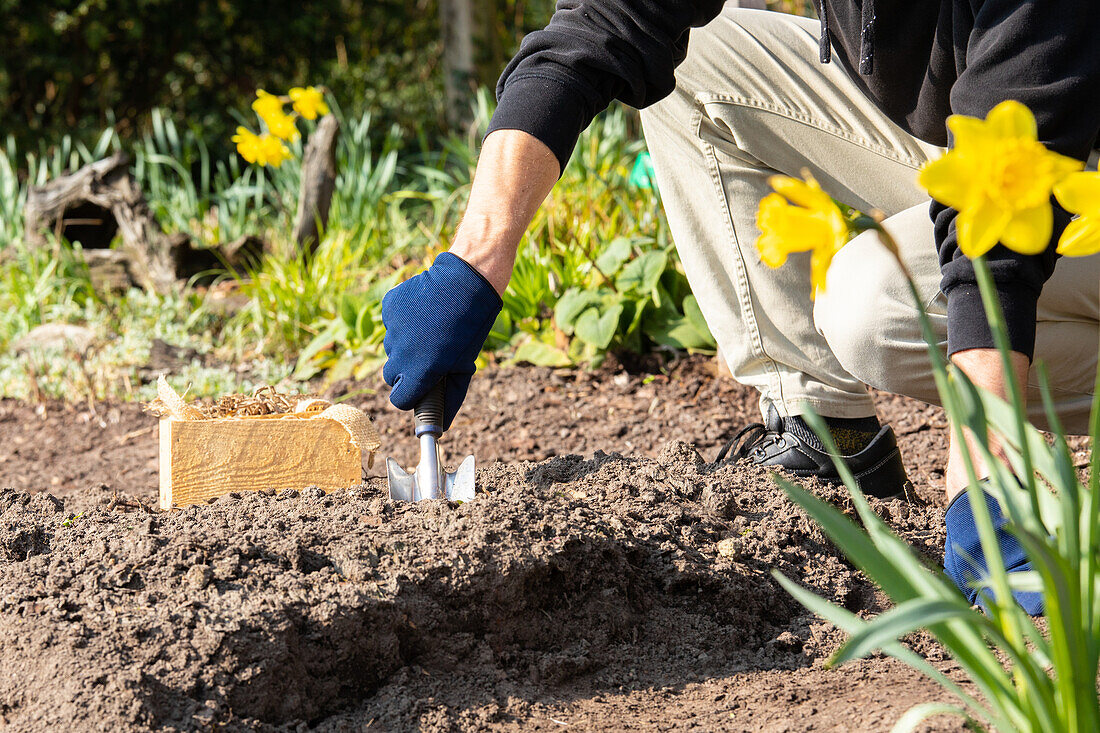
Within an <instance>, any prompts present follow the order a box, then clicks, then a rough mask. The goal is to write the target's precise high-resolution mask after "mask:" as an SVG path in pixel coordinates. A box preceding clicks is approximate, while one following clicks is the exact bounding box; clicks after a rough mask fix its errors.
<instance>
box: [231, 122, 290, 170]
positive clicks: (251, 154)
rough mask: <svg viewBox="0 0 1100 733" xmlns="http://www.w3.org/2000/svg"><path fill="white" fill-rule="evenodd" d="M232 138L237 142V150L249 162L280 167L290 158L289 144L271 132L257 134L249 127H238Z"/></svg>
mask: <svg viewBox="0 0 1100 733" xmlns="http://www.w3.org/2000/svg"><path fill="white" fill-rule="evenodd" d="M232 139H233V142H235V143H237V152H238V153H240V155H241V157H242V158H244V159H245V160H247V161H248V162H249V163H257V164H259V165H263V166H267V165H270V166H273V167H275V168H278V167H279V166H280V165H282V164H283V161H284V160H287V159H288V158H290V150H289V149H288V148H287V146H286V145H284V144H283V141H282V140H280V139H279V138H277V137H275V136H274V135H272V134H270V133H266V134H263V135H257V134H256V133H254V132H252V131H251V130H249V129H248V128H247V127H238V128H237V134H236V135H234V136H233V138H232Z"/></svg>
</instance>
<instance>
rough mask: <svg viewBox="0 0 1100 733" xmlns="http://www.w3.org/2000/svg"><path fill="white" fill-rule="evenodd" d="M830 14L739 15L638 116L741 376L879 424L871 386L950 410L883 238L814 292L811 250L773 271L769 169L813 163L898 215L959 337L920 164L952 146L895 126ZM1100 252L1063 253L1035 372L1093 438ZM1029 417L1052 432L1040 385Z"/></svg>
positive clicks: (936, 316)
mask: <svg viewBox="0 0 1100 733" xmlns="http://www.w3.org/2000/svg"><path fill="white" fill-rule="evenodd" d="M819 32H820V29H819V26H818V24H817V22H816V21H812V20H808V19H805V18H797V17H794V16H789V15H783V14H780V13H771V12H766V11H759V10H744V9H739V8H736V7H734V6H728V7H727V8H726V9H725V10H724V11H723V13H722V14H721V15H720V16H719V17H718V18H716V19H715V20H714V21H713V22H711V23H710V24H709V25H707V26H706V27H705V28H701V29H696V30H694V31H692V35H691V41H690V44H689V47H688V56H687V59H686V60H685V61H684V63H683V64H682V65H681V66H680V67H679V69H678V70H677V74H676V79H677V86H676V90H675V91H674V92H673V93H672V95H670V96H669V97H667V98H666V99H664V100H662V101H661V102H659V103H658V104H656V105H654V106H652V107H650V108H649V109H646V110H644V111H643V112H642V124H643V128H644V130H645V136H646V140H647V142H648V144H649V149H650V152H651V154H652V156H653V163H654V168H655V171H656V178H657V184H658V187H659V189H660V191H661V196H662V199H663V201H664V207H665V211H666V213H667V215H668V220H669V225H670V227H671V229H672V235H673V238H674V240H675V242H676V246H677V249H678V251H679V254H680V259H681V261H682V262H683V265H684V269H685V271H686V272H687V276H688V280H689V281H690V283H691V287H692V290H693V291H694V293H695V294H696V296H697V298H698V300H699V305H700V307H701V309H702V311H703V315H704V316H705V317H706V320H707V323H708V325H710V327H711V330H712V331H713V333H714V336H715V338H716V339H717V341H718V345H719V347H720V348H721V350H722V353H723V354H724V355H725V357H726V360H727V361H728V362H729V367H730V370H731V371H732V372H733V375H734V377H735V378H736V379H737V380H738V381H739V382H741V383H743V384H746V385H749V386H752V387H754V388H756V389H757V390H759V392H760V396H761V407H762V409H763V408H766V406H767V405H768V404H773V405H775V406H776V408H777V409H778V410H779V412H780V413H781V414H784V415H798V414H803V413H804V412H806V411H807V409H808V408H812V409H813V410H814V411H816V412H818V413H819V414H822V415H825V416H829V417H866V416H868V415H872V414H874V406H873V404H872V401H871V397H870V395H869V394H868V391H867V386H866V385H871V386H874V387H877V388H880V389H884V390H887V391H889V392H894V393H897V394H903V395H908V396H912V397H916V398H918V399H921V400H924V401H926V402H931V403H936V402H937V401H938V398H937V394H936V389H935V384H934V381H933V378H932V371H931V366H930V361H929V359H928V354H927V351H926V347H925V345H924V341H923V339H922V338H921V333H920V328H919V324H918V321H917V317H916V312H917V311H916V308H915V305H914V303H913V302H912V299H911V297H910V294H909V291H908V289H907V287H906V286H905V282H904V280H903V279H902V277H901V273H900V272H899V270H898V268H897V267H896V265H895V264H894V263H893V261H892V260H891V258H890V256H889V255H888V254H887V253H886V252H884V251H883V250H882V249H881V247H880V246H879V245H878V244H877V241H876V240H874V239H872V238H871V237H870V236H869V235H863V236H861V237H857V238H856V239H855V240H853V241H852V242H851V243H849V244H848V245H847V246H846V247H845V248H844V249H843V250H842V251H841V253H840V254H839V255H838V256H837V257H836V258H835V259H834V261H833V266H832V268H831V269H830V272H829V279H828V285H827V288H826V291H825V293H824V294H822V295H819V296H818V299H817V301H816V303H815V302H814V301H813V300H811V298H810V275H809V255H808V254H801V255H794V256H792V257H791V259H790V260H789V261H788V262H787V264H786V265H784V266H783V267H781V268H779V269H771V268H769V267H768V266H766V265H764V264H763V263H762V262H761V261H760V256H759V254H758V253H757V250H756V247H755V240H756V238H757V236H758V234H759V231H758V230H757V228H756V221H755V217H756V209H757V205H758V204H759V202H760V199H761V198H763V197H764V196H765V195H766V194H767V193H768V192H769V191H770V188H769V187H768V183H767V180H768V177H769V176H772V175H775V174H776V173H783V174H786V175H791V176H797V175H799V172H800V171H801V170H802V169H803V168H808V169H809V170H810V172H811V173H812V174H813V175H814V177H815V178H817V180H818V181H819V182H820V183H821V185H822V186H823V187H824V189H825V190H826V191H828V192H829V194H831V195H832V196H833V197H834V198H836V199H838V200H840V201H843V202H844V203H846V204H849V205H851V206H854V207H856V208H858V209H861V210H863V211H871V210H873V209H879V210H881V211H883V212H885V213H886V215H887V217H889V218H888V220H887V223H886V225H887V227H888V229H889V230H890V231H891V233H892V234H894V236H895V237H896V238H897V240H898V244H899V246H900V248H901V250H902V257H903V259H905V261H906V263H907V264H908V265H909V267H910V269H911V270H912V271H913V273H914V276H915V278H916V279H917V287H918V290H919V292H920V293H921V296H922V298H923V299H924V302H925V304H926V306H927V308H928V309H929V311H930V313H931V316H932V321H933V323H934V325H935V328H936V329H937V332H938V333H939V335H940V338H941V341H942V343H943V344H944V345H945V344H946V337H947V320H946V301H945V299H944V297H943V295H942V294H941V293H940V291H939V281H940V272H939V264H938V259H937V255H936V248H935V244H934V241H933V235H932V223H931V221H930V219H929V216H928V203H929V200H928V198H927V194H925V193H924V192H923V191H921V190H920V189H919V188H918V187H917V183H916V178H917V171H918V169H919V168H920V167H921V165H923V164H924V163H925V162H926V161H928V160H930V159H932V158H935V157H936V156H938V155H940V154H941V153H942V150H941V149H940V148H937V147H936V146H933V145H929V144H927V143H924V142H921V141H920V140H917V139H916V138H914V137H913V136H912V135H910V134H908V133H906V132H905V131H903V130H902V129H901V128H899V127H898V126H897V125H895V124H894V123H892V122H891V121H890V120H888V119H887V118H886V117H885V116H884V115H883V114H882V113H881V112H880V111H879V110H878V108H877V107H875V105H874V104H873V103H872V102H871V101H869V100H868V99H867V98H866V97H865V96H864V95H863V94H862V93H861V92H860V90H859V89H858V87H857V86H856V84H855V82H854V81H853V80H852V79H851V78H850V77H849V76H848V74H847V73H846V72H845V71H844V70H843V69H842V68H841V67H840V66H838V65H837V64H836V63H832V64H828V65H822V64H821V63H820V62H819V61H818V34H819ZM1098 301H1100V256H1093V257H1086V258H1080V259H1074V260H1068V259H1062V260H1061V261H1060V262H1059V264H1058V267H1057V269H1056V270H1055V273H1054V276H1053V277H1052V279H1051V280H1050V281H1048V283H1047V285H1046V287H1045V288H1044V290H1043V294H1042V297H1041V298H1040V300H1039V322H1038V324H1037V343H1036V354H1035V358H1036V362H1039V361H1042V362H1045V364H1046V366H1047V368H1048V370H1049V371H1050V374H1051V377H1052V381H1053V383H1054V387H1055V397H1056V401H1057V403H1058V412H1059V414H1060V416H1061V418H1062V419H1063V420H1064V422H1065V424H1066V428H1067V430H1069V431H1070V432H1085V430H1086V428H1087V419H1088V410H1089V403H1090V399H1091V393H1092V390H1093V384H1094V379H1095V376H1096V367H1097V349H1098V341H1100V321H1098V318H1100V313H1098V310H1100V304H1098ZM1029 381H1030V382H1031V387H1032V390H1031V392H1032V394H1031V395H1030V403H1031V407H1032V419H1033V421H1034V422H1035V423H1036V424H1037V425H1039V426H1043V425H1044V424H1045V419H1044V418H1043V417H1042V407H1041V405H1040V403H1039V399H1038V392H1037V390H1035V388H1034V386H1035V384H1036V380H1035V370H1034V368H1033V370H1032V375H1031V379H1030V380H1029Z"/></svg>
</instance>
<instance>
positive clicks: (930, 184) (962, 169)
mask: <svg viewBox="0 0 1100 733" xmlns="http://www.w3.org/2000/svg"><path fill="white" fill-rule="evenodd" d="M917 180H918V182H919V183H920V185H921V187H922V188H923V189H924V190H925V191H928V193H929V194H930V195H931V196H932V198H934V199H936V200H937V201H939V202H940V203H942V204H945V205H947V206H950V207H951V208H953V209H962V208H964V207H965V206H966V204H967V202H968V201H969V200H970V198H971V194H972V192H973V190H974V183H973V175H972V172H971V170H970V168H969V167H968V166H967V164H966V160H965V158H964V157H963V156H962V155H961V154H959V153H958V152H955V151H952V152H949V153H947V154H946V155H944V156H943V157H941V158H939V159H937V160H933V161H932V162H931V163H928V164H927V165H925V166H924V167H923V168H921V170H920V174H919V176H918V178H917Z"/></svg>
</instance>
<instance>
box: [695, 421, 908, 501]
mask: <svg viewBox="0 0 1100 733" xmlns="http://www.w3.org/2000/svg"><path fill="white" fill-rule="evenodd" d="M793 420H799V418H791V419H790V420H788V421H785V420H784V419H783V418H782V417H780V416H779V412H778V411H777V410H776V409H775V407H769V408H768V416H767V418H766V421H765V422H764V423H752V424H751V425H748V426H746V427H745V428H744V429H743V430H741V432H739V433H738V434H737V435H735V436H733V438H732V439H731V440H730V441H729V442H728V443H726V445H725V447H723V448H722V450H721V452H719V454H718V458H717V459H716V460H715V462H716V463H721V462H722V461H723V460H725V459H726V458H727V456H728V457H729V459H730V460H747V461H749V462H750V463H754V464H756V465H758V466H775V467H776V468H783V469H785V470H786V471H787V472H788V473H791V474H794V475H795V476H805V477H815V478H819V479H821V480H822V481H826V482H828V483H833V484H839V483H841V480H840V474H838V473H837V470H836V467H835V466H834V465H833V459H832V457H831V456H830V455H829V454H828V453H826V452H825V451H824V450H823V448H822V446H821V444H820V442H818V440H817V438H816V436H814V435H813V434H812V433H811V432H810V431H809V430H807V429H805V428H803V425H804V423H803V425H798V426H795V430H793V431H792V430H791V427H792V426H791V425H789V424H787V423H789V422H793ZM800 422H801V421H800ZM799 428H802V429H799ZM841 459H842V460H843V461H844V462H845V463H846V464H847V465H848V468H849V469H851V471H852V473H853V474H854V475H855V478H856V483H857V484H858V485H859V488H860V490H861V491H863V493H865V494H869V495H871V496H877V497H879V498H881V499H885V498H889V497H891V496H896V495H898V494H900V493H902V492H903V491H905V489H906V486H907V484H908V483H909V479H908V478H907V477H906V476H905V467H904V466H903V465H902V463H901V452H900V451H899V450H898V442H897V439H896V438H895V437H894V431H893V430H891V429H890V426H889V425H884V426H883V427H882V429H881V430H879V431H878V433H877V434H875V436H874V437H873V438H871V441H870V442H869V443H867V445H866V447H864V448H863V449H862V450H860V451H859V452H857V453H853V454H852V455H849V456H841Z"/></svg>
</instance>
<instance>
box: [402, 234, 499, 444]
mask: <svg viewBox="0 0 1100 733" xmlns="http://www.w3.org/2000/svg"><path fill="white" fill-rule="evenodd" d="M502 306H503V303H502V302H501V300H500V296H499V295H497V292H496V291H495V290H493V286H492V285H490V284H489V281H488V280H486V279H485V278H484V277H483V276H482V274H481V273H480V272H478V271H477V270H475V269H474V268H473V267H471V266H470V265H469V264H467V263H466V262H465V261H464V260H463V259H462V258H460V257H457V256H456V255H453V254H451V253H450V252H444V253H443V254H441V255H439V256H438V257H436V258H435V262H433V263H432V266H431V268H429V269H428V270H427V271H426V272H422V273H420V274H419V275H417V276H416V277H413V278H410V279H408V280H406V281H405V282H403V283H401V284H400V285H398V286H397V287H395V288H394V289H392V290H390V292H388V293H386V297H385V298H383V299H382V323H383V324H385V326H386V338H385V340H384V341H383V342H382V345H383V346H384V347H385V349H386V355H387V356H388V357H389V359H388V360H387V361H386V365H385V366H384V367H382V378H383V379H385V380H386V384H389V385H390V386H391V387H393V389H392V390H391V391H390V402H392V403H393V405H394V407H397V408H398V409H401V410H411V409H413V408H414V407H416V403H418V402H419V401H420V399H421V398H422V397H423V396H424V395H425V394H427V393H428V391H429V390H430V389H431V388H432V387H434V386H435V385H437V384H438V383H439V382H440V381H442V380H446V396H445V397H444V402H443V429H444V430H446V429H447V428H449V427H450V426H451V421H453V420H454V418H455V415H456V414H458V408H459V407H460V406H461V405H462V400H463V399H465V397H466V390H467V389H469V388H470V377H472V376H473V374H474V372H475V371H476V367H475V366H474V360H475V359H477V355H478V353H479V352H480V351H481V347H482V346H484V345H485V339H486V338H488V337H489V331H490V330H491V329H492V328H493V323H494V322H495V321H496V317H497V314H498V313H500V309H501V307H502Z"/></svg>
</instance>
